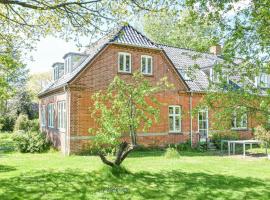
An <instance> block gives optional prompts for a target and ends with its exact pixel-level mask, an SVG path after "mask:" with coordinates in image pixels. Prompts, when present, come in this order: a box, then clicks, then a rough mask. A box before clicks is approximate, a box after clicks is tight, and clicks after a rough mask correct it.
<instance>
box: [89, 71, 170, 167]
mask: <svg viewBox="0 0 270 200" xmlns="http://www.w3.org/2000/svg"><path fill="white" fill-rule="evenodd" d="M168 87H171V85H170V84H169V83H168V82H167V79H166V78H163V79H162V80H161V81H160V82H159V83H158V84H157V85H155V86H152V85H151V84H150V83H149V82H148V81H147V80H146V79H145V78H144V77H143V75H142V74H141V73H138V72H136V73H134V74H133V76H132V78H131V79H130V80H129V81H124V80H122V79H120V78H119V77H117V76H116V77H115V78H114V80H113V81H112V83H111V84H110V85H109V87H108V89H107V90H106V91H105V92H104V91H100V92H97V93H96V94H94V95H93V97H92V98H93V100H94V104H93V105H94V106H93V108H91V111H92V117H93V118H94V119H95V120H96V122H97V124H98V125H99V127H98V128H96V129H90V130H89V131H90V132H91V133H94V134H95V139H94V143H95V145H96V146H97V147H98V149H99V151H100V152H99V155H100V156H101V157H102V160H103V161H105V159H106V158H105V156H104V155H105V152H104V150H105V149H107V148H112V149H117V159H120V160H119V162H120V164H121V162H122V161H123V160H124V159H125V157H126V156H127V154H128V153H129V152H130V151H132V150H133V149H134V147H135V146H136V145H137V136H136V134H137V130H138V129H141V130H143V131H145V130H147V129H148V128H150V127H151V126H152V124H153V122H155V121H157V120H158V118H159V110H158V106H159V103H158V102H157V100H156V98H155V97H154V94H156V93H158V92H160V91H162V90H164V89H166V88H168ZM123 134H129V136H130V139H131V144H127V143H126V142H123V141H121V138H122V137H123ZM121 151H122V152H121ZM119 156H120V157H119ZM117 159H116V160H117ZM120 164H118V165H120ZM112 165H114V164H112Z"/></svg>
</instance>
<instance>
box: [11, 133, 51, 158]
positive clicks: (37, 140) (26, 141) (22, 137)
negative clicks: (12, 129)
mask: <svg viewBox="0 0 270 200" xmlns="http://www.w3.org/2000/svg"><path fill="white" fill-rule="evenodd" d="M13 139H14V142H15V147H16V149H17V150H18V151H20V152H22V153H36V152H37V153H41V152H44V151H47V150H49V148H50V143H49V141H48V140H47V139H46V136H45V134H43V133H40V132H36V131H35V132H33V131H28V132H24V131H17V132H16V133H14V136H13Z"/></svg>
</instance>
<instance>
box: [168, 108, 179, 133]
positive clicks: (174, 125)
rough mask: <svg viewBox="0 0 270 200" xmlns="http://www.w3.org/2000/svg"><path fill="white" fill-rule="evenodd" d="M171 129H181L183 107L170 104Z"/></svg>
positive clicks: (176, 130)
mask: <svg viewBox="0 0 270 200" xmlns="http://www.w3.org/2000/svg"><path fill="white" fill-rule="evenodd" d="M169 131H170V132H180V131H181V107H180V106H169Z"/></svg>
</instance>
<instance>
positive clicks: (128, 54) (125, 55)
mask: <svg viewBox="0 0 270 200" xmlns="http://www.w3.org/2000/svg"><path fill="white" fill-rule="evenodd" d="M121 55H123V56H124V61H123V63H124V66H123V68H124V69H123V70H121V69H120V56H121ZM127 56H129V71H127V65H126V59H127ZM131 68H132V67H131V54H130V53H126V52H119V53H118V72H123V73H131Z"/></svg>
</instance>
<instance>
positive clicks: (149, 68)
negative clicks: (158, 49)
mask: <svg viewBox="0 0 270 200" xmlns="http://www.w3.org/2000/svg"><path fill="white" fill-rule="evenodd" d="M147 65H148V66H147V68H148V70H147V73H148V74H152V58H148V62H147Z"/></svg>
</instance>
